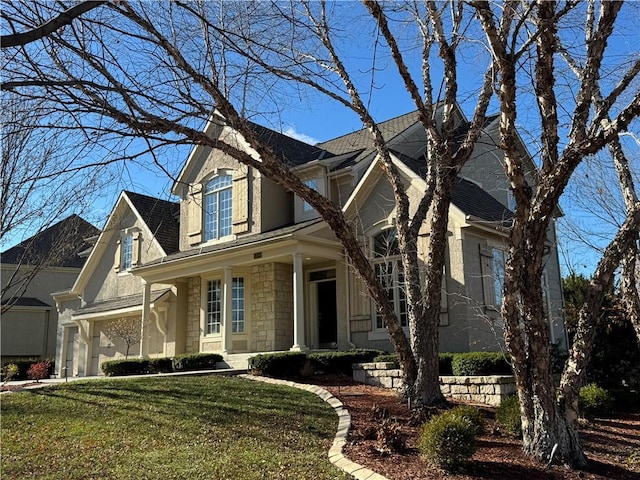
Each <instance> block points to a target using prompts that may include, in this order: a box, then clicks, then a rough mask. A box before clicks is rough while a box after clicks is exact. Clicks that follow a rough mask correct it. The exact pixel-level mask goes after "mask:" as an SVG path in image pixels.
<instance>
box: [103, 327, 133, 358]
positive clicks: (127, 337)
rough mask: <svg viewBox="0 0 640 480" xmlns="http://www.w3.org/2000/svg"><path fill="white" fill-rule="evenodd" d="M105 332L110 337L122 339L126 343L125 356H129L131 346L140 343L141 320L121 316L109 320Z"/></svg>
mask: <svg viewBox="0 0 640 480" xmlns="http://www.w3.org/2000/svg"><path fill="white" fill-rule="evenodd" d="M104 333H105V334H106V335H107V336H108V337H109V338H110V339H114V338H117V339H120V340H122V342H123V343H124V345H125V347H126V348H125V351H124V358H125V359H127V358H129V351H130V350H131V347H133V346H134V345H137V344H138V343H140V320H136V319H133V318H126V317H123V318H119V319H117V320H111V321H110V322H107V324H106V325H105V327H104Z"/></svg>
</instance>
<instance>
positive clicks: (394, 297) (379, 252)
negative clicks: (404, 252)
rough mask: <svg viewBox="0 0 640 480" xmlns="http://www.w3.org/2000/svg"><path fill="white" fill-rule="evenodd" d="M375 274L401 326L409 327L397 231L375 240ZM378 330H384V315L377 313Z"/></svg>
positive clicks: (376, 237) (390, 231)
mask: <svg viewBox="0 0 640 480" xmlns="http://www.w3.org/2000/svg"><path fill="white" fill-rule="evenodd" d="M373 253H374V268H375V273H376V276H377V277H378V279H379V280H380V282H381V283H382V285H383V287H384V289H385V290H386V291H387V295H389V299H390V300H391V303H392V304H393V307H394V310H395V312H396V315H397V316H398V319H399V320H400V325H401V326H403V327H406V326H408V325H409V323H408V318H407V295H406V291H405V286H404V285H405V284H404V273H403V271H402V262H401V260H400V258H398V257H399V255H400V249H399V247H398V237H397V232H396V230H395V229H389V230H385V231H384V232H382V233H380V234H378V235H376V236H375V237H374V239H373ZM375 322H376V328H377V329H382V328H384V321H383V319H382V315H380V314H378V313H376V319H375Z"/></svg>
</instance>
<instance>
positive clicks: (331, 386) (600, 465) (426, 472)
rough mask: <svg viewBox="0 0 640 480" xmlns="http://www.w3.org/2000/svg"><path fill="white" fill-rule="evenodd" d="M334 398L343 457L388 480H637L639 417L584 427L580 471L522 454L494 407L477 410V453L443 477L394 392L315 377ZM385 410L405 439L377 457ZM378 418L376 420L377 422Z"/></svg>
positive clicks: (639, 472) (600, 421) (617, 418)
mask: <svg viewBox="0 0 640 480" xmlns="http://www.w3.org/2000/svg"><path fill="white" fill-rule="evenodd" d="M313 383H316V384H318V385H321V386H323V387H324V388H326V389H327V390H328V391H329V392H331V394H333V395H334V396H335V397H337V398H338V399H339V400H340V401H341V402H342V403H343V404H344V405H345V406H346V408H347V410H348V411H349V413H350V414H351V431H350V434H349V443H348V444H347V446H346V447H345V450H344V452H345V455H346V456H347V457H348V458H349V459H351V460H353V461H354V462H357V463H359V464H361V465H364V466H366V467H368V468H370V469H372V470H374V471H376V472H378V473H380V474H382V475H384V476H386V477H387V478H389V479H392V480H427V479H428V480H439V479H445V478H446V479H448V480H471V479H496V480H498V479H499V480H511V479H521V480H543V479H544V480H561V479H562V480H564V479H567V480H578V479H581V480H582V479H587V480H605V479H607V480H608V479H620V480H640V414H638V413H632V414H626V415H624V416H612V417H610V418H606V419H604V418H603V419H596V420H595V421H593V422H590V423H587V424H584V425H583V426H582V429H581V440H582V442H583V445H584V450H585V453H586V455H587V457H588V458H589V467H588V469H587V470H585V471H574V470H570V469H567V468H565V467H561V466H551V468H549V469H545V467H544V465H541V464H539V463H537V462H536V461H534V460H532V459H530V458H528V457H526V456H525V455H524V454H523V453H522V442H521V441H520V440H518V439H515V438H513V437H510V436H508V435H506V434H503V433H502V432H500V428H499V426H498V425H497V423H496V422H495V419H494V413H495V409H493V408H491V407H487V406H479V407H480V408H481V410H482V411H483V413H484V415H485V418H486V434H485V435H483V436H481V437H480V438H479V449H478V451H477V452H476V453H475V454H474V456H473V459H472V461H471V462H469V464H468V465H466V466H465V467H464V468H463V469H461V470H459V471H457V472H455V473H448V472H443V471H441V470H439V469H438V468H436V467H433V466H431V465H429V464H428V463H427V462H426V461H424V460H423V459H422V458H421V457H420V455H419V453H418V450H417V439H418V435H419V431H420V427H419V426H418V425H414V424H415V423H416V422H415V421H414V420H412V418H411V415H410V412H409V409H408V408H407V405H406V404H405V403H403V402H402V401H401V400H400V399H399V397H398V396H397V395H396V393H394V392H393V391H390V390H388V389H385V388H380V387H373V386H370V385H361V384H355V383H354V382H353V381H352V380H351V379H350V378H349V377H346V376H345V377H340V376H327V377H317V378H316V377H314V379H313ZM381 411H385V413H387V414H388V415H389V417H390V418H392V419H395V420H396V421H397V422H398V425H399V428H400V431H401V433H402V435H403V437H404V440H405V449H404V451H403V452H402V453H390V454H381V453H379V452H378V451H377V450H376V439H375V435H372V432H375V429H376V427H377V426H378V425H379V420H378V419H379V418H380V417H379V415H380V412H381ZM376 418H378V419H376Z"/></svg>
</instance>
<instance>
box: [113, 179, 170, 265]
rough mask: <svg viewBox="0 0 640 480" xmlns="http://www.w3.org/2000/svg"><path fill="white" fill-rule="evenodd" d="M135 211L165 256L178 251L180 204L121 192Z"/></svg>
mask: <svg viewBox="0 0 640 480" xmlns="http://www.w3.org/2000/svg"><path fill="white" fill-rule="evenodd" d="M123 193H124V194H125V195H126V196H127V197H128V198H129V200H130V201H131V204H132V205H133V207H134V208H135V209H136V210H137V212H138V214H139V215H140V218H141V219H142V221H144V223H146V224H147V226H148V227H149V230H151V233H152V234H153V236H154V237H155V239H156V240H157V241H158V243H159V244H160V246H161V247H162V249H163V250H164V251H165V253H166V254H171V253H173V252H177V251H178V246H179V240H180V222H179V220H178V218H179V216H180V204H179V203H177V202H171V201H168V200H161V199H159V198H155V197H149V196H147V195H142V194H140V193H134V192H128V191H124V192H123Z"/></svg>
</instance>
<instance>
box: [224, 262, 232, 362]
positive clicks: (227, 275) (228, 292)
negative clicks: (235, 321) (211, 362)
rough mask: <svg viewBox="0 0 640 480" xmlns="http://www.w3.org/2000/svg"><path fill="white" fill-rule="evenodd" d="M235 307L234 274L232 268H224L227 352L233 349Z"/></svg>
mask: <svg viewBox="0 0 640 480" xmlns="http://www.w3.org/2000/svg"><path fill="white" fill-rule="evenodd" d="M232 308H233V276H232V274H231V268H229V267H227V268H225V269H224V276H223V278H222V353H223V354H227V353H229V352H230V351H231V350H233V344H232V341H233V340H232V338H231V322H232V319H231V315H232Z"/></svg>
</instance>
